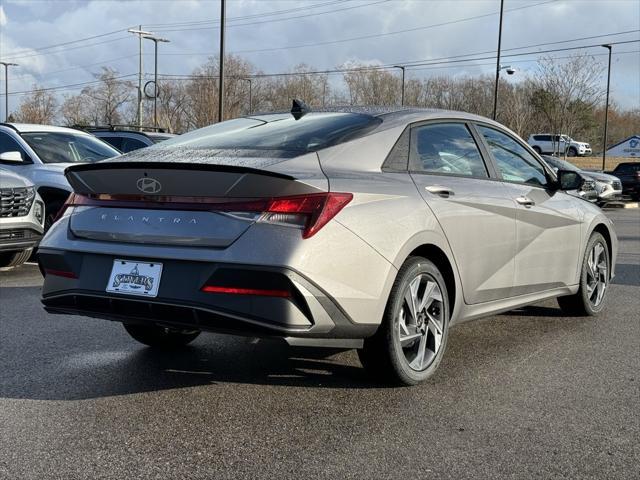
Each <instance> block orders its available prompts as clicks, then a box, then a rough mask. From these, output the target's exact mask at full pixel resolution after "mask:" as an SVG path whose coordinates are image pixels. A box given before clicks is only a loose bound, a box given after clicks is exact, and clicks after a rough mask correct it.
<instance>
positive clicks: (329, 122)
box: [154, 113, 382, 152]
mask: <svg viewBox="0 0 640 480" xmlns="http://www.w3.org/2000/svg"><path fill="white" fill-rule="evenodd" d="M262 118H264V119H266V120H271V121H264V120H262V119H260V118H240V119H236V120H230V121H227V122H223V123H218V124H215V125H212V126H210V127H205V128H201V129H199V130H196V131H193V132H190V133H186V134H184V135H180V136H179V137H176V138H174V139H171V140H167V141H165V142H162V143H161V144H160V145H158V147H160V148H166V147H184V148H190V149H225V150H234V149H241V150H280V151H295V152H315V151H316V150H320V149H322V148H326V147H329V146H331V145H337V144H339V143H342V142H346V141H348V140H351V139H353V138H355V137H358V136H362V135H365V134H366V133H368V132H369V131H371V130H372V129H374V128H375V127H377V126H378V125H379V124H380V123H381V122H382V120H381V119H380V118H377V117H372V116H371V115H362V114H354V113H316V114H314V113H310V114H307V115H305V116H303V117H302V118H300V119H299V120H296V119H295V118H293V116H292V115H289V114H287V115H269V116H265V117H262ZM154 148H156V147H154Z"/></svg>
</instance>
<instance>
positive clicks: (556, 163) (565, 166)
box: [544, 156, 580, 172]
mask: <svg viewBox="0 0 640 480" xmlns="http://www.w3.org/2000/svg"><path fill="white" fill-rule="evenodd" d="M544 159H545V160H546V161H547V163H548V164H549V165H551V166H552V167H554V168H557V169H559V170H571V171H573V172H579V171H580V169H579V168H578V167H576V166H575V165H574V164H572V163H569V162H565V161H564V160H560V159H559V158H554V157H547V156H545V157H544Z"/></svg>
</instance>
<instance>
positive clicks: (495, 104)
mask: <svg viewBox="0 0 640 480" xmlns="http://www.w3.org/2000/svg"><path fill="white" fill-rule="evenodd" d="M503 13H504V0H500V25H499V27H498V58H497V60H496V85H495V87H494V91H493V119H494V120H495V119H496V115H497V113H498V84H499V83H500V49H501V46H502V15H503Z"/></svg>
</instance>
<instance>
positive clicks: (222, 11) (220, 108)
mask: <svg viewBox="0 0 640 480" xmlns="http://www.w3.org/2000/svg"><path fill="white" fill-rule="evenodd" d="M225 4H226V0H220V72H219V85H218V121H219V122H222V121H224V29H225V6H226V5H225Z"/></svg>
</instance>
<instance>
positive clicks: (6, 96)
mask: <svg viewBox="0 0 640 480" xmlns="http://www.w3.org/2000/svg"><path fill="white" fill-rule="evenodd" d="M0 65H4V121H5V122H8V121H9V67H18V66H19V65H18V64H17V63H11V62H0Z"/></svg>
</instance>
